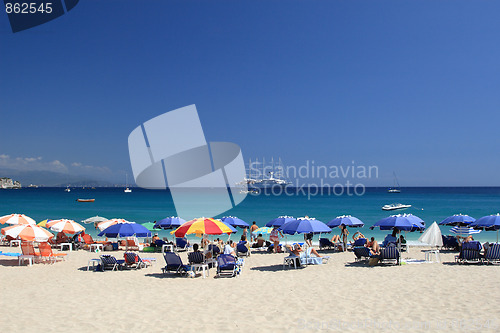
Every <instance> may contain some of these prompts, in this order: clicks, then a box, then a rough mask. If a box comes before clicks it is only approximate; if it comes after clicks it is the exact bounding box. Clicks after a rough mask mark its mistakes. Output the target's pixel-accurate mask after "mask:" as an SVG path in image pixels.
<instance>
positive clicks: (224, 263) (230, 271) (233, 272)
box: [217, 254, 241, 277]
mask: <svg viewBox="0 0 500 333" xmlns="http://www.w3.org/2000/svg"><path fill="white" fill-rule="evenodd" d="M240 271H241V267H240V266H239V265H237V264H236V258H234V257H233V256H232V255H230V254H219V256H218V257H217V277H234V276H237V275H238V274H239V273H240Z"/></svg>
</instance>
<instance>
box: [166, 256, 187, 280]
mask: <svg viewBox="0 0 500 333" xmlns="http://www.w3.org/2000/svg"><path fill="white" fill-rule="evenodd" d="M163 258H165V263H166V264H167V265H166V266H165V267H163V268H162V269H161V270H162V272H163V274H166V273H171V272H174V273H177V274H180V275H186V274H187V272H188V271H190V270H191V266H189V265H184V264H183V263H182V260H181V257H179V255H178V254H177V253H174V252H165V253H164V254H163Z"/></svg>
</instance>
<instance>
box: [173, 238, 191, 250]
mask: <svg viewBox="0 0 500 333" xmlns="http://www.w3.org/2000/svg"><path fill="white" fill-rule="evenodd" d="M188 249H189V244H188V241H187V239H186V238H176V239H175V250H176V251H187V250H188Z"/></svg>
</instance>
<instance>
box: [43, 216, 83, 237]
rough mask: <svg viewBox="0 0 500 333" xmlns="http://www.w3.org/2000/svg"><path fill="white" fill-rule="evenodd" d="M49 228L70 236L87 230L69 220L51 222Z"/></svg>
mask: <svg viewBox="0 0 500 333" xmlns="http://www.w3.org/2000/svg"><path fill="white" fill-rule="evenodd" d="M47 227H48V228H50V230H53V231H55V232H61V231H62V232H66V233H69V234H76V233H78V232H81V231H84V230H85V227H83V226H81V225H80V224H79V223H77V222H75V221H73V220H67V219H61V220H53V221H50V222H48V223H47Z"/></svg>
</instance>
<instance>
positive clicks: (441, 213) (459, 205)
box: [0, 187, 500, 241]
mask: <svg viewBox="0 0 500 333" xmlns="http://www.w3.org/2000/svg"><path fill="white" fill-rule="evenodd" d="M77 198H95V202H93V203H79V202H77V201H76V199H77ZM394 202H400V203H404V204H411V205H413V207H412V208H409V209H406V210H400V211H397V213H412V214H414V215H417V216H419V217H420V218H422V219H423V220H424V221H425V222H426V225H430V224H431V223H432V222H433V221H437V222H440V221H441V220H443V219H444V218H446V217H447V216H449V215H453V214H459V213H463V214H468V215H470V216H472V217H474V218H479V217H482V216H484V215H489V214H496V213H499V212H500V187H446V188H443V187H426V188H418V187H411V188H402V189H401V193H387V189H386V188H367V189H366V192H365V194H364V195H362V196H355V195H352V196H349V195H346V194H344V195H342V196H337V195H333V194H331V195H327V194H324V195H316V196H311V195H308V194H307V193H299V194H298V195H293V196H289V195H285V194H282V195H279V196H274V195H265V194H260V195H249V196H247V198H246V199H245V200H244V201H243V202H242V203H241V204H240V205H238V206H237V207H235V208H233V209H232V210H230V211H227V212H226V213H224V214H223V215H221V216H218V217H222V216H226V215H231V216H237V217H239V218H241V219H243V220H244V221H246V222H248V223H249V224H251V223H252V221H256V222H257V224H258V225H259V226H264V224H265V223H266V222H268V221H269V220H271V219H273V218H275V217H278V216H280V215H291V216H294V217H302V216H306V215H307V216H309V217H315V218H316V219H318V220H320V221H323V222H325V223H326V222H328V221H330V220H331V219H333V218H335V217H336V216H338V215H348V214H349V215H353V216H356V217H358V218H359V219H361V220H362V221H363V222H364V223H365V227H363V228H361V229H350V232H351V235H352V234H353V233H354V232H355V231H357V230H359V231H361V232H363V233H364V234H365V235H366V236H368V237H370V236H374V237H375V238H376V239H377V240H382V239H383V238H384V236H385V235H386V234H387V232H386V231H379V230H370V229H369V227H370V226H371V225H373V224H374V223H375V222H377V221H378V220H379V219H381V218H384V217H387V216H389V215H391V213H390V212H385V211H382V210H381V207H382V206H383V205H385V204H390V203H394ZM11 213H23V214H26V215H28V216H30V217H32V218H33V219H35V220H36V221H37V222H38V221H41V220H44V219H47V218H48V219H59V218H68V219H73V220H75V221H77V222H80V221H81V220H83V219H85V218H88V217H91V216H95V215H99V216H104V217H106V218H124V219H126V220H129V221H135V222H139V223H144V222H148V221H151V222H153V221H157V220H161V219H162V218H164V217H167V216H172V215H176V212H175V209H174V205H173V201H172V197H171V195H170V193H169V192H168V191H158V190H144V189H140V188H133V192H132V193H124V192H123V189H122V188H96V189H81V188H73V189H72V190H71V192H69V193H68V192H65V191H64V189H63V188H36V189H35V188H25V189H20V190H0V216H2V215H7V214H11ZM392 214H395V213H394V212H393V213H392ZM85 226H86V227H87V231H88V233H90V234H91V235H92V236H96V235H97V231H96V230H95V229H94V227H93V225H91V224H89V225H85ZM449 229H450V227H445V226H443V227H441V231H442V233H443V234H449ZM158 233H159V234H160V237H165V236H167V237H171V235H170V234H169V230H166V231H159V232H158ZM334 233H338V229H334ZM240 235H241V231H239V232H238V234H236V235H232V236H231V239H239V237H240ZM331 235H332V234H331ZM419 236H420V233H418V232H416V233H408V235H407V238H408V240H417V239H418V237H419ZM328 237H331V236H328ZM192 238H195V236H192ZM221 238H222V239H227V236H224V235H222V236H221ZM474 238H475V239H477V240H480V241H495V240H496V232H493V231H490V232H488V231H482V232H481V233H480V234H477V235H474ZM301 239H303V238H302V236H293V237H288V240H301ZM315 239H316V240H317V237H316V238H315Z"/></svg>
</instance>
